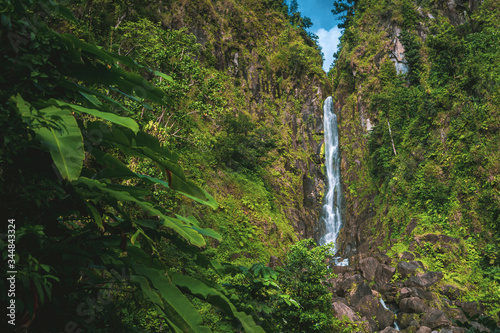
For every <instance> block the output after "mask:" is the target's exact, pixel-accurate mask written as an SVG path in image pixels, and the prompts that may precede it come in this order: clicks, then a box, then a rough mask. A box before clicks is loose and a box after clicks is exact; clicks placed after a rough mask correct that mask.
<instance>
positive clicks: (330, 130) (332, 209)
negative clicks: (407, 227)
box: [319, 96, 349, 266]
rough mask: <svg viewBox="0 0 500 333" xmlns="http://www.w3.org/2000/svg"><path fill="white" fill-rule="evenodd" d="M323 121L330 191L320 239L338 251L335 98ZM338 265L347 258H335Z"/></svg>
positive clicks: (327, 105)
mask: <svg viewBox="0 0 500 333" xmlns="http://www.w3.org/2000/svg"><path fill="white" fill-rule="evenodd" d="M323 122H324V132H325V166H326V178H327V189H328V192H327V193H326V196H325V203H324V206H323V214H322V217H321V222H322V223H324V224H325V233H324V235H323V236H321V238H320V240H319V244H320V245H324V244H328V243H333V249H332V252H333V253H336V252H337V237H338V235H339V231H340V229H341V228H342V216H341V211H342V210H341V203H342V194H341V192H340V154H339V132H338V128H337V116H336V115H335V113H334V112H333V99H332V97H331V96H330V97H328V98H327V99H326V100H325V103H324V104H323ZM335 262H336V265H337V266H347V265H348V264H349V261H348V260H347V259H344V260H340V258H336V260H335Z"/></svg>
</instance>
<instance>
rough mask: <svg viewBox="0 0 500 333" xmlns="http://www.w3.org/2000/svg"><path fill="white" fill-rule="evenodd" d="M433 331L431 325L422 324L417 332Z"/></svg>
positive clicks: (429, 332)
mask: <svg viewBox="0 0 500 333" xmlns="http://www.w3.org/2000/svg"><path fill="white" fill-rule="evenodd" d="M431 332H432V329H431V328H430V327H427V326H420V328H419V329H418V331H417V333H431Z"/></svg>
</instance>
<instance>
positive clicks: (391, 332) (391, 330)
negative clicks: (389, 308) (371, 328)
mask: <svg viewBox="0 0 500 333" xmlns="http://www.w3.org/2000/svg"><path fill="white" fill-rule="evenodd" d="M396 332H398V330H396V329H395V328H394V327H391V326H388V327H386V328H384V329H383V330H382V331H380V332H379V333H396Z"/></svg>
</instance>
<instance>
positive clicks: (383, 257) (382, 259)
mask: <svg viewBox="0 0 500 333" xmlns="http://www.w3.org/2000/svg"><path fill="white" fill-rule="evenodd" d="M373 257H374V258H375V259H377V260H378V262H379V263H381V264H384V265H390V264H391V262H392V260H391V257H389V256H388V255H387V254H382V253H375V254H374V255H373Z"/></svg>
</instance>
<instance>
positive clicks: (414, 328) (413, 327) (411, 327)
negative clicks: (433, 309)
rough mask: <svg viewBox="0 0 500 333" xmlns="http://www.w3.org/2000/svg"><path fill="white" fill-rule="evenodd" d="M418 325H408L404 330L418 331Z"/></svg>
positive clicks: (405, 331)
mask: <svg viewBox="0 0 500 333" xmlns="http://www.w3.org/2000/svg"><path fill="white" fill-rule="evenodd" d="M417 330H418V327H417V326H415V325H412V326H408V327H407V328H405V329H404V330H403V332H404V333H417Z"/></svg>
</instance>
